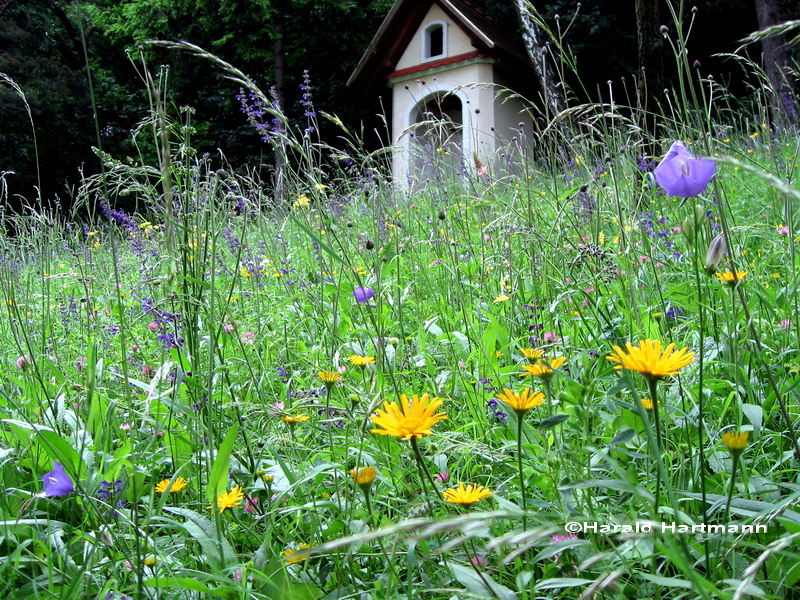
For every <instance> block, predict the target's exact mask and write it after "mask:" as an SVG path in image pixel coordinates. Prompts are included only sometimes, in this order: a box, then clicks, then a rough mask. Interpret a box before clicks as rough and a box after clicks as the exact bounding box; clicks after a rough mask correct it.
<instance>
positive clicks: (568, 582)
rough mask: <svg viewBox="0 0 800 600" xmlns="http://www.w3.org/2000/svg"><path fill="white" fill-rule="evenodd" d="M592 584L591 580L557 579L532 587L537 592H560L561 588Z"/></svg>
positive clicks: (541, 582)
mask: <svg viewBox="0 0 800 600" xmlns="http://www.w3.org/2000/svg"><path fill="white" fill-rule="evenodd" d="M590 583H593V581H592V580H591V579H579V578H577V577H558V578H556V579H547V580H545V581H540V582H539V583H537V584H536V585H535V586H534V589H535V590H536V591H537V592H538V591H539V590H560V589H563V588H574V587H581V586H584V585H589V584H590Z"/></svg>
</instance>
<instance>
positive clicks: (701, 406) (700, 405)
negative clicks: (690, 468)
mask: <svg viewBox="0 0 800 600" xmlns="http://www.w3.org/2000/svg"><path fill="white" fill-rule="evenodd" d="M692 212H693V214H694V230H695V232H696V233H695V235H697V236H698V239H696V240H695V243H698V244H699V235H700V224H699V223H698V222H697V211H696V210H695V211H692ZM692 255H693V263H694V278H695V285H696V286H697V314H698V318H699V322H700V325H699V331H701V332H702V331H705V310H704V304H703V301H702V298H703V293H702V289H703V288H702V283H701V281H700V264H699V262H698V261H699V256H698V250H697V246H695V247H694V250H693V252H692ZM704 350H705V344H704V343H703V340H702V335H701V341H700V345H699V348H698V353H699V357H698V359H699V360H698V367H697V370H698V393H697V410H698V414H697V449H698V451H699V455H700V465H699V466H700V495H701V496H702V505H703V523H705V522H707V518H708V508H707V507H708V504H707V503H706V456H705V445H704V443H703V433H704V429H705V395H704V393H703V374H704V369H703V367H704V366H705V361H704V360H703V359H704V356H703V354H704ZM703 549H704V552H705V558H706V571H708V569H709V566H710V564H711V553H710V548H709V543H708V538H707V537H704V539H703Z"/></svg>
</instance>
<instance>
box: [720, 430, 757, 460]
mask: <svg viewBox="0 0 800 600" xmlns="http://www.w3.org/2000/svg"><path fill="white" fill-rule="evenodd" d="M749 439H750V432H749V431H742V432H737V433H734V432H732V431H729V432H728V433H723V434H722V443H723V444H725V447H726V448H727V449H728V451H729V452H730V453H731V454H734V455H739V454H741V453H742V452H743V451H744V447H745V446H746V445H747V440H749Z"/></svg>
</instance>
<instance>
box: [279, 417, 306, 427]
mask: <svg viewBox="0 0 800 600" xmlns="http://www.w3.org/2000/svg"><path fill="white" fill-rule="evenodd" d="M281 421H283V422H284V423H286V424H287V425H297V424H298V423H305V422H306V421H308V415H286V416H285V417H281Z"/></svg>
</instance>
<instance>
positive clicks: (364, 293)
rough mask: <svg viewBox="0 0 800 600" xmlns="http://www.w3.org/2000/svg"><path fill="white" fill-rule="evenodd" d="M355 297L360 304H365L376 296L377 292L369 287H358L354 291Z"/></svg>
mask: <svg viewBox="0 0 800 600" xmlns="http://www.w3.org/2000/svg"><path fill="white" fill-rule="evenodd" d="M353 296H354V297H355V299H356V302H358V303H359V304H365V303H367V302H369V301H370V300H372V298H373V296H375V290H373V289H372V288H369V287H361V286H359V287H357V288H355V289H354V290H353Z"/></svg>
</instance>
